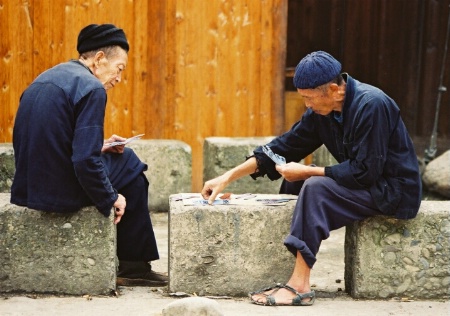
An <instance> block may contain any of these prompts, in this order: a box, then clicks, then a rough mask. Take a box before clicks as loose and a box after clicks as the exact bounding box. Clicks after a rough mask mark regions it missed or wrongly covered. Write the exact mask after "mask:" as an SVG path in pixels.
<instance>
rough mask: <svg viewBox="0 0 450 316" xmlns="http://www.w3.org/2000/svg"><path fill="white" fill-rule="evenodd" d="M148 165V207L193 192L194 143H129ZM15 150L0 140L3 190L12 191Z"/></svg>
mask: <svg viewBox="0 0 450 316" xmlns="http://www.w3.org/2000/svg"><path fill="white" fill-rule="evenodd" d="M127 146H128V147H130V148H132V149H133V150H134V151H135V152H136V154H137V155H138V157H139V158H140V159H141V160H142V161H143V162H145V163H146V164H147V165H148V170H147V171H146V172H145V175H146V176H147V179H148V180H149V182H150V186H149V209H150V210H151V211H166V212H167V211H168V210H169V196H170V195H171V194H175V193H178V192H190V191H191V189H192V188H191V187H192V185H191V183H192V154H191V147H190V146H189V145H187V144H186V143H184V142H181V141H178V140H170V139H163V140H159V139H152V140H137V141H134V142H132V143H130V144H128V145H127ZM14 172H15V167H14V150H13V147H12V144H11V143H2V144H0V192H10V188H11V184H12V180H13V177H14Z"/></svg>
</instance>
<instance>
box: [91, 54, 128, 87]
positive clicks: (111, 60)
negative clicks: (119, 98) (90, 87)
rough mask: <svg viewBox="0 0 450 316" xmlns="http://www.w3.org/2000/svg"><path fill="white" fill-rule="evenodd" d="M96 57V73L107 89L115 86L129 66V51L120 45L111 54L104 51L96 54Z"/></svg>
mask: <svg viewBox="0 0 450 316" xmlns="http://www.w3.org/2000/svg"><path fill="white" fill-rule="evenodd" d="M100 53H102V52H100ZM95 58H96V59H95V66H94V75H95V76H96V77H97V79H98V80H100V82H101V83H102V84H103V87H105V89H106V90H108V89H111V88H114V86H115V85H116V84H117V83H119V82H120V81H121V80H122V72H123V71H124V70H125V68H126V67H127V62H128V54H127V52H126V51H125V50H123V49H122V48H120V47H118V48H117V49H116V50H115V51H114V53H111V54H109V56H106V55H105V54H104V53H103V54H100V55H96V57H95Z"/></svg>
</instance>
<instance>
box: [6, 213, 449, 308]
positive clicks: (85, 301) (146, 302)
mask: <svg viewBox="0 0 450 316" xmlns="http://www.w3.org/2000/svg"><path fill="white" fill-rule="evenodd" d="M152 218H153V223H154V227H155V234H156V236H157V240H158V246H159V251H160V255H161V260H159V261H157V262H155V263H154V264H153V267H154V269H155V270H156V271H160V272H167V267H168V226H167V225H168V223H167V214H164V213H157V214H153V215H152ZM344 234H345V232H344V230H343V229H341V230H338V231H335V232H333V233H332V235H331V237H330V238H329V239H328V240H326V241H324V242H323V244H322V247H321V250H320V253H319V254H318V261H317V262H318V263H317V264H316V267H315V268H314V270H313V272H312V277H311V278H312V283H313V285H314V289H315V290H316V292H317V293H318V299H317V300H316V303H315V304H314V306H312V307H267V306H258V305H253V304H251V303H249V300H248V299H247V298H214V299H215V300H216V301H217V302H218V303H219V304H220V308H221V310H222V312H223V314H224V315H225V316H235V315H237V316H239V315H245V316H252V315H258V316H266V315H267V316H269V315H270V316H284V315H293V314H305V315H317V316H321V315H335V316H339V315H342V316H344V315H345V316H349V315H365V316H366V315H367V316H372V315H373V316H383V315H386V316H392V315H414V316H415V315H417V316H419V315H420V316H426V315H432V316H441V315H442V316H450V302H449V301H408V300H407V299H405V298H398V299H395V300H385V301H368V300H353V299H352V298H350V297H348V296H347V295H346V294H345V292H344V290H345V289H344V251H343V249H344ZM0 264H1V263H0ZM285 281H286V280H280V282H285ZM118 294H119V295H118V296H117V297H55V296H34V295H8V296H2V297H1V296H0V316H7V315H64V316H78V315H96V316H97V315H99V316H101V315H108V316H112V315H127V316H134V315H147V316H158V315H162V310H163V308H164V307H165V306H166V305H167V304H169V303H170V302H173V301H174V300H177V299H180V298H177V297H173V296H171V294H170V293H168V292H167V288H166V287H161V288H139V287H136V288H119V289H118ZM190 294H192V293H190ZM180 316H182V315H180Z"/></svg>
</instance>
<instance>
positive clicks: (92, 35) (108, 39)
mask: <svg viewBox="0 0 450 316" xmlns="http://www.w3.org/2000/svg"><path fill="white" fill-rule="evenodd" d="M114 45H117V46H120V47H122V48H123V49H124V50H125V51H127V52H128V51H129V49H130V46H129V45H128V41H127V37H126V36H125V32H124V31H123V30H122V29H119V28H117V27H116V26H115V25H113V24H91V25H88V26H86V27H85V28H83V29H82V30H81V31H80V34H79V35H78V43H77V50H78V53H80V54H82V53H85V52H90V51H92V50H95V49H98V48H102V47H107V46H114Z"/></svg>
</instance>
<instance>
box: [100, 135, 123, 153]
mask: <svg viewBox="0 0 450 316" xmlns="http://www.w3.org/2000/svg"><path fill="white" fill-rule="evenodd" d="M126 140H127V139H126V138H124V137H121V136H117V135H113V136H111V137H110V138H108V139H107V140H106V141H105V144H110V143H113V142H124V141H126ZM124 149H125V145H116V146H104V145H103V147H102V152H110V153H118V154H122V153H123V151H124Z"/></svg>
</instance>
